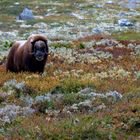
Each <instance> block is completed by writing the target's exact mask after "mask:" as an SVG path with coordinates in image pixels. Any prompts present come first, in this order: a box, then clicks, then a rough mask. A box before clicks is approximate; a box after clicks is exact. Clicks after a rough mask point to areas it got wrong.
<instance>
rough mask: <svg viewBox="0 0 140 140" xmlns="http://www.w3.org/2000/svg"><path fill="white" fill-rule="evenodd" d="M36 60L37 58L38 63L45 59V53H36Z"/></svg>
mask: <svg viewBox="0 0 140 140" xmlns="http://www.w3.org/2000/svg"><path fill="white" fill-rule="evenodd" d="M35 58H36V60H37V61H42V60H43V59H44V53H42V52H36V54H35Z"/></svg>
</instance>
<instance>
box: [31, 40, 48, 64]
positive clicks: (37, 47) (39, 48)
mask: <svg viewBox="0 0 140 140" xmlns="http://www.w3.org/2000/svg"><path fill="white" fill-rule="evenodd" d="M31 43H32V54H33V55H34V57H35V59H36V60H37V61H43V60H44V59H45V58H46V55H48V44H47V41H42V40H38V41H35V42H31Z"/></svg>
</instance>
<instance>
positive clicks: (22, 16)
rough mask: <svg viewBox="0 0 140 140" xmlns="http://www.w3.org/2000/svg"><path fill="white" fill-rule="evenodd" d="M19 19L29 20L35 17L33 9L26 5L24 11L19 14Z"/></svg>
mask: <svg viewBox="0 0 140 140" xmlns="http://www.w3.org/2000/svg"><path fill="white" fill-rule="evenodd" d="M18 19H19V20H29V19H34V15H33V13H32V10H30V9H29V8H28V7H25V8H24V9H23V11H22V13H20V14H19V16H18Z"/></svg>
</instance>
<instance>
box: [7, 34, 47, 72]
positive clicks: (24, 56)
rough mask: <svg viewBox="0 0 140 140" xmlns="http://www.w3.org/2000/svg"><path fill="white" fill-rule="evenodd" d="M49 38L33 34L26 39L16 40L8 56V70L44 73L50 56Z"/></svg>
mask: <svg viewBox="0 0 140 140" xmlns="http://www.w3.org/2000/svg"><path fill="white" fill-rule="evenodd" d="M48 51H49V50H48V44H47V38H46V37H45V36H43V35H38V34H36V35H31V36H29V37H28V39H27V40H25V41H15V42H14V43H13V44H12V47H11V50H10V52H9V54H8V57H7V63H6V70H7V71H11V72H22V71H29V72H38V73H42V72H43V71H44V67H45V64H46V61H47V57H48Z"/></svg>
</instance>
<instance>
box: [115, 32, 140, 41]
mask: <svg viewBox="0 0 140 140" xmlns="http://www.w3.org/2000/svg"><path fill="white" fill-rule="evenodd" d="M113 37H114V38H115V39H117V40H139V39H140V33H136V32H127V33H121V34H114V35H113Z"/></svg>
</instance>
